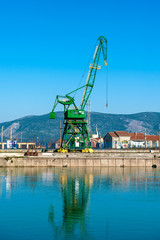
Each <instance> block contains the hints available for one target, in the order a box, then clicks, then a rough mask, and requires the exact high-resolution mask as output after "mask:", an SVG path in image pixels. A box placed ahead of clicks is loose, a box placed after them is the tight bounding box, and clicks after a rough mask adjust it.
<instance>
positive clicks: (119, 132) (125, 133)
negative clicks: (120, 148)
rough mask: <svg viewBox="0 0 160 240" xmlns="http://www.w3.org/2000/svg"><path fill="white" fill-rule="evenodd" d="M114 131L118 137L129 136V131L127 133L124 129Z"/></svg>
mask: <svg viewBox="0 0 160 240" xmlns="http://www.w3.org/2000/svg"><path fill="white" fill-rule="evenodd" d="M114 132H115V134H116V135H117V136H119V137H123V136H130V135H129V133H127V132H126V131H114Z"/></svg>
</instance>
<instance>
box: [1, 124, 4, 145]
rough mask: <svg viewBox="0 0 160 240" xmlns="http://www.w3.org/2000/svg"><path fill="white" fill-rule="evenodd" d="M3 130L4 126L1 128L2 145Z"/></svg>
mask: <svg viewBox="0 0 160 240" xmlns="http://www.w3.org/2000/svg"><path fill="white" fill-rule="evenodd" d="M3 128H4V126H2V131H1V143H3Z"/></svg>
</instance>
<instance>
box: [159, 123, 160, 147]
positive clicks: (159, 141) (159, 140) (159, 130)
mask: <svg viewBox="0 0 160 240" xmlns="http://www.w3.org/2000/svg"><path fill="white" fill-rule="evenodd" d="M159 148H160V123H159Z"/></svg>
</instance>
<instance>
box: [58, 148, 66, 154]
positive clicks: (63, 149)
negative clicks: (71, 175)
mask: <svg viewBox="0 0 160 240" xmlns="http://www.w3.org/2000/svg"><path fill="white" fill-rule="evenodd" d="M57 152H59V153H68V150H67V149H65V148H60V149H58V151H57Z"/></svg>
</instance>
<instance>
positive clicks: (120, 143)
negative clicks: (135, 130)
mask: <svg viewBox="0 0 160 240" xmlns="http://www.w3.org/2000/svg"><path fill="white" fill-rule="evenodd" d="M129 143H130V135H129V133H127V132H126V131H114V132H108V133H107V134H106V135H105V137H104V148H119V149H120V148H128V147H129Z"/></svg>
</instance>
